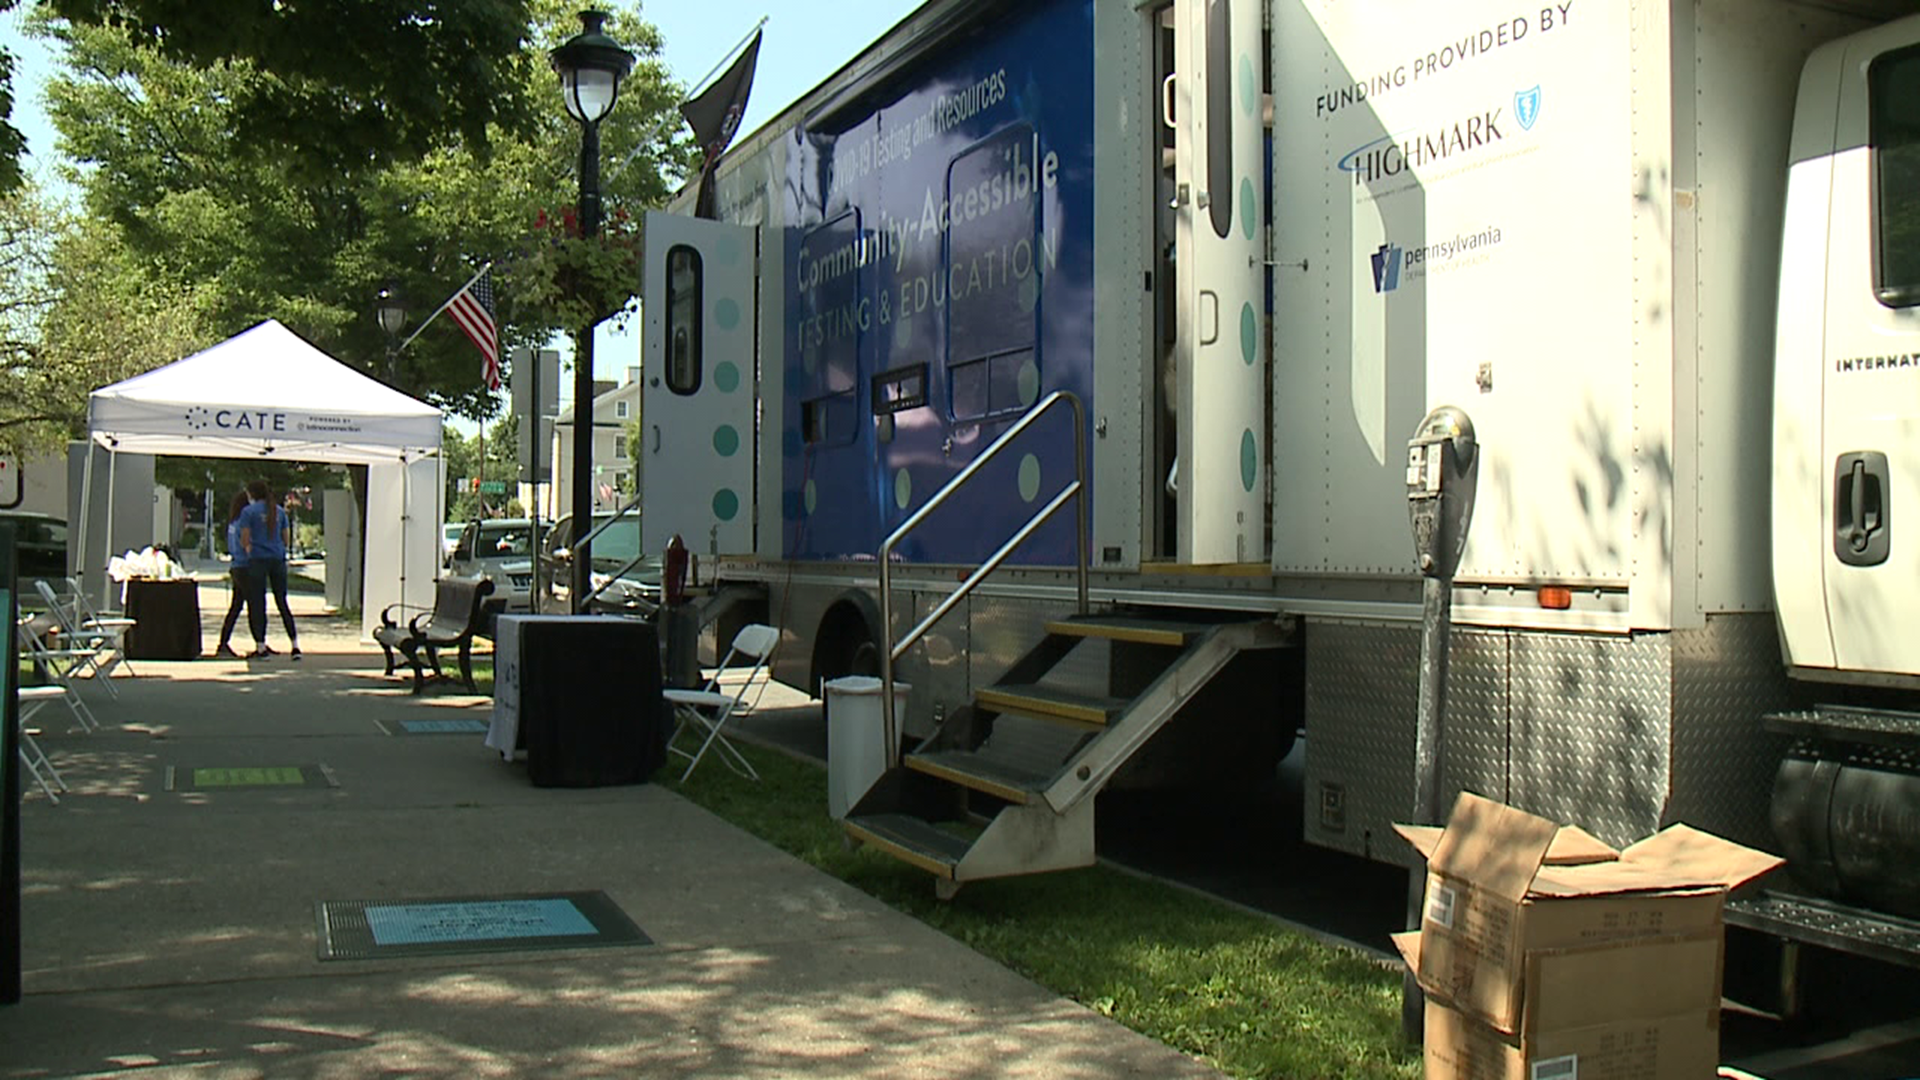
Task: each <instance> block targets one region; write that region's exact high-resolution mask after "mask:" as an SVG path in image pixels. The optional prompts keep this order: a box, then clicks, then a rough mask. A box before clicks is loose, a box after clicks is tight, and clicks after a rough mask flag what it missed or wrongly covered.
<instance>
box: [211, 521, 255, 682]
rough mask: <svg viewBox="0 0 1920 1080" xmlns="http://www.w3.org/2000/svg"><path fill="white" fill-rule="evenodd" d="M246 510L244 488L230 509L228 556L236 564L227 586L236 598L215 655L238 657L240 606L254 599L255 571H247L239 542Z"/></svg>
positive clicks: (231, 601) (230, 602) (229, 606)
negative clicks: (236, 635) (235, 645)
mask: <svg viewBox="0 0 1920 1080" xmlns="http://www.w3.org/2000/svg"><path fill="white" fill-rule="evenodd" d="M246 508H247V489H246V488H241V489H240V490H239V491H236V492H234V493H233V503H232V505H230V506H228V507H227V554H228V555H230V556H232V557H233V564H232V565H231V566H230V567H229V568H228V570H227V583H228V585H229V586H230V587H231V588H232V589H233V596H232V598H231V599H229V600H228V601H227V618H226V621H224V622H222V623H221V624H220V647H219V648H217V649H215V650H214V651H213V655H215V656H239V655H240V654H239V653H237V652H234V651H233V645H232V644H230V643H231V642H232V641H233V624H234V622H235V621H237V620H238V619H239V618H240V607H241V605H243V604H247V603H249V602H250V601H251V600H252V599H253V572H252V571H251V570H249V569H247V549H246V547H245V546H244V545H243V544H241V542H240V512H241V511H242V510H245V509H246ZM247 625H248V626H249V627H251V626H252V625H253V616H252V615H248V616H247Z"/></svg>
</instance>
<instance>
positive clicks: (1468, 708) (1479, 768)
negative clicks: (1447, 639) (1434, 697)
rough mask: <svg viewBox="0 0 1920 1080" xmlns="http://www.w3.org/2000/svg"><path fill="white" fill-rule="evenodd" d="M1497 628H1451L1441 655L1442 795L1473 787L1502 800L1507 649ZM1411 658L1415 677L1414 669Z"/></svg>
mask: <svg viewBox="0 0 1920 1080" xmlns="http://www.w3.org/2000/svg"><path fill="white" fill-rule="evenodd" d="M1509 638H1510V635H1509V634H1507V633H1504V632H1501V631H1475V630H1459V629H1455V630H1454V631H1453V655H1452V656H1451V657H1449V658H1448V661H1447V716H1446V762H1445V776H1446V787H1447V791H1446V793H1445V794H1446V797H1447V803H1446V804H1445V805H1448V806H1451V805H1452V799H1453V798H1454V796H1456V795H1458V794H1459V793H1460V791H1462V790H1463V789H1464V790H1467V791H1473V792H1476V793H1478V794H1481V795H1485V796H1486V797H1487V798H1489V799H1499V800H1501V801H1502V802H1504V801H1506V800H1507V798H1508V795H1509V793H1508V790H1507V788H1508V782H1507V773H1508V765H1507V741H1508V740H1507V708H1508V706H1507V665H1508V659H1507V652H1508V641H1509ZM1418 670H1419V669H1418V667H1417V662H1416V667H1415V671H1416V678H1417V677H1418V676H1417V672H1418Z"/></svg>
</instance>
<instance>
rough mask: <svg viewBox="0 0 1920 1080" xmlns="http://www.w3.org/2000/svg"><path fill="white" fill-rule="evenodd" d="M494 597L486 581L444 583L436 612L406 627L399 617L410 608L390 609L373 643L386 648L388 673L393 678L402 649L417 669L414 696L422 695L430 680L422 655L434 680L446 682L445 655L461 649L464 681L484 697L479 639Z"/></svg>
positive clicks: (436, 593) (437, 592)
mask: <svg viewBox="0 0 1920 1080" xmlns="http://www.w3.org/2000/svg"><path fill="white" fill-rule="evenodd" d="M491 592H493V582H492V581H490V580H488V579H486V578H441V579H440V580H439V581H436V582H434V583H433V610H431V611H422V612H420V613H419V614H417V615H415V616H414V617H413V618H412V619H410V620H408V621H407V622H406V623H404V624H402V623H400V622H399V621H398V618H397V616H396V613H397V612H402V611H404V610H406V608H405V606H404V605H401V604H389V605H387V609H386V610H385V611H383V612H381V613H380V626H379V628H378V629H376V630H374V632H373V640H375V641H377V642H379V643H380V651H381V652H383V653H385V654H386V656H387V672H386V673H387V674H389V675H391V674H393V651H394V650H395V649H399V650H400V653H401V655H403V656H405V657H406V658H407V663H408V664H410V665H412V667H413V692H414V693H416V694H417V693H419V692H420V691H421V689H422V688H424V687H425V686H426V680H427V676H426V674H425V672H424V671H423V670H422V664H421V653H423V652H424V653H425V654H426V657H425V661H426V663H425V666H426V667H431V668H432V669H433V677H434V678H437V679H443V678H446V675H445V673H443V672H442V671H441V670H440V650H442V649H450V648H453V647H455V646H458V647H459V649H460V679H461V681H462V682H464V683H465V684H466V687H467V692H468V693H470V694H476V693H479V692H480V688H479V687H478V686H476V685H475V684H474V681H473V639H474V636H475V635H476V634H484V632H485V630H486V621H487V614H488V610H489V605H488V603H487V594H489V593H491ZM416 610H417V609H416Z"/></svg>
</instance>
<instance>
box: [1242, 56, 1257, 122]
mask: <svg viewBox="0 0 1920 1080" xmlns="http://www.w3.org/2000/svg"><path fill="white" fill-rule="evenodd" d="M1259 107H1260V82H1259V80H1258V79H1255V78H1254V77H1253V59H1252V58H1251V57H1249V56H1248V55H1247V54H1246V53H1241V54H1240V111H1241V112H1243V113H1246V114H1247V115H1248V116H1252V115H1253V111H1254V110H1255V109H1258V108H1259Z"/></svg>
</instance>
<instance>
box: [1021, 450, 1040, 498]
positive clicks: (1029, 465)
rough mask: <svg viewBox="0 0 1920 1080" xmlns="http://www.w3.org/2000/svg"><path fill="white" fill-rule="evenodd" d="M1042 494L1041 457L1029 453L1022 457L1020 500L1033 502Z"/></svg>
mask: <svg viewBox="0 0 1920 1080" xmlns="http://www.w3.org/2000/svg"><path fill="white" fill-rule="evenodd" d="M1039 495H1040V459H1039V458H1037V457H1035V456H1033V455H1032V454H1028V455H1027V456H1025V457H1023V458H1021V459H1020V501H1021V502H1032V501H1033V500H1034V499H1035V498H1037V497H1039Z"/></svg>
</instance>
